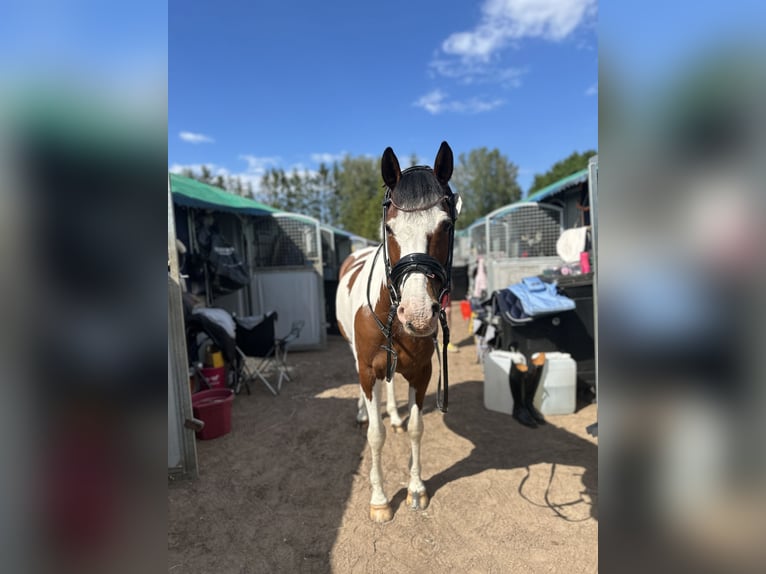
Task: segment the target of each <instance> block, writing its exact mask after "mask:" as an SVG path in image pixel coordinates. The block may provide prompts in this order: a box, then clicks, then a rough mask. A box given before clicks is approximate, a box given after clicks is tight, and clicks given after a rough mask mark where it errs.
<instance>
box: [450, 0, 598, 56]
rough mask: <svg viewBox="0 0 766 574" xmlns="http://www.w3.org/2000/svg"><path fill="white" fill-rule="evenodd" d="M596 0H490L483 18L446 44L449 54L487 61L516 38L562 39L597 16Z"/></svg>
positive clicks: (485, 5) (451, 36) (482, 9)
mask: <svg viewBox="0 0 766 574" xmlns="http://www.w3.org/2000/svg"><path fill="white" fill-rule="evenodd" d="M595 9H596V0H486V1H485V2H484V4H483V6H482V7H481V12H482V15H481V20H480V21H479V23H478V24H477V25H476V26H475V27H474V28H473V29H472V30H469V31H467V32H456V33H454V34H451V35H450V36H449V37H448V38H447V39H446V40H444V42H443V43H442V46H441V49H442V50H443V51H444V53H446V54H451V55H455V56H459V57H464V58H469V59H476V60H479V61H484V62H487V61H489V59H490V57H491V56H492V55H493V54H494V53H495V52H497V51H498V50H500V49H502V48H504V47H506V46H507V45H508V44H509V43H510V42H512V41H514V40H520V39H522V38H543V39H545V40H552V41H560V40H563V39H564V38H566V37H567V36H569V35H570V34H571V33H572V32H574V30H575V29H576V28H577V27H578V26H579V25H580V24H582V23H583V22H584V21H585V20H586V18H588V17H589V16H591V15H593V14H594V13H595Z"/></svg>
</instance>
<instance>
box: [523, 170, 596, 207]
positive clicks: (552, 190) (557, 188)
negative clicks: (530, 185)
mask: <svg viewBox="0 0 766 574" xmlns="http://www.w3.org/2000/svg"><path fill="white" fill-rule="evenodd" d="M586 181H588V168H587V167H586V168H585V169H581V170H580V171H578V172H575V173H573V174H572V175H568V176H566V177H564V178H562V179H560V180H558V181H557V182H556V183H552V184H550V185H549V186H546V187H544V188H542V189H538V190H537V191H536V192H534V193H533V194H532V195H530V196H529V197H526V198H524V199H523V200H522V201H525V202H531V201H540V200H541V199H545V198H546V197H550V196H551V195H555V194H557V193H559V192H562V191H564V190H565V189H567V188H569V187H572V186H574V185H578V184H580V183H583V182H586Z"/></svg>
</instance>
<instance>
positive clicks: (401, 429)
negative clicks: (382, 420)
mask: <svg viewBox="0 0 766 574" xmlns="http://www.w3.org/2000/svg"><path fill="white" fill-rule="evenodd" d="M391 428H392V429H393V430H394V432H395V433H396V434H402V433H403V432H404V425H394V424H392V425H391Z"/></svg>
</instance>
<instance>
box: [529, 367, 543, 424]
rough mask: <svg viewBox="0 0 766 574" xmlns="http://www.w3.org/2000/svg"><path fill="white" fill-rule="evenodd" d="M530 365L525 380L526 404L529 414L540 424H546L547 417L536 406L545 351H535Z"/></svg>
mask: <svg viewBox="0 0 766 574" xmlns="http://www.w3.org/2000/svg"><path fill="white" fill-rule="evenodd" d="M529 363H530V367H529V368H528V369H527V376H526V377H525V380H524V405H525V406H526V407H527V410H528V411H529V414H531V415H532V418H533V419H535V421H537V423H538V424H541V425H544V424H545V418H544V417H543V415H542V413H541V412H540V411H538V410H537V409H536V408H535V405H534V400H535V393H536V392H537V387H539V386H540V377H541V376H542V374H543V365H545V353H535V354H534V355H532V360H531V361H530V362H529Z"/></svg>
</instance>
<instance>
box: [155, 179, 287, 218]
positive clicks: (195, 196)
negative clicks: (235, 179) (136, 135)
mask: <svg viewBox="0 0 766 574" xmlns="http://www.w3.org/2000/svg"><path fill="white" fill-rule="evenodd" d="M170 191H171V193H172V194H173V203H176V204H178V205H183V206H185V207H196V208H200V209H211V210H213V211H228V212H233V213H244V214H247V215H269V214H271V213H279V211H280V210H279V209H276V208H274V207H270V206H268V205H264V204H263V203H258V202H257V201H254V200H252V199H248V198H246V197H240V196H239V195H234V194H233V193H229V192H227V191H224V190H222V189H221V188H219V187H215V186H213V185H208V184H206V183H202V182H201V181H197V180H196V179H191V178H188V177H184V176H182V175H178V174H175V173H171V174H170Z"/></svg>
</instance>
